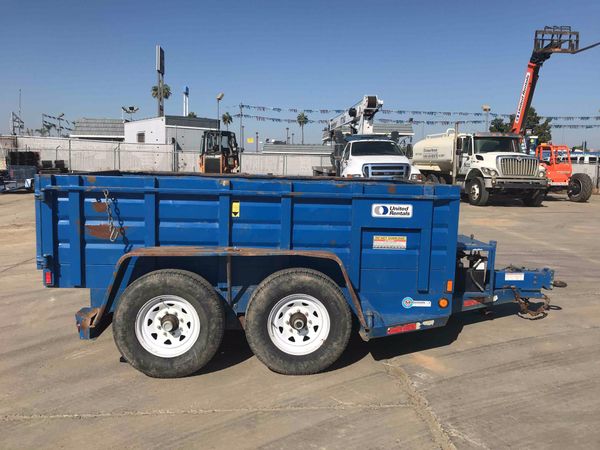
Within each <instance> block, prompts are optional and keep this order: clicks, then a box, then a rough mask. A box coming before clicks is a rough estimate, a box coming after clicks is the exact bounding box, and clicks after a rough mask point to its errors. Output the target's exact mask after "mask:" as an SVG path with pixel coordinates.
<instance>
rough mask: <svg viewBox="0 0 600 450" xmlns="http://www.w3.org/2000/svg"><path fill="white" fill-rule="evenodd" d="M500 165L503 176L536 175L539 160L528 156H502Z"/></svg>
mask: <svg viewBox="0 0 600 450" xmlns="http://www.w3.org/2000/svg"><path fill="white" fill-rule="evenodd" d="M499 166H500V173H501V174H502V175H503V176H518V177H534V176H536V175H537V171H538V162H537V160H536V159H535V158H529V157H527V156H501V157H500V158H499Z"/></svg>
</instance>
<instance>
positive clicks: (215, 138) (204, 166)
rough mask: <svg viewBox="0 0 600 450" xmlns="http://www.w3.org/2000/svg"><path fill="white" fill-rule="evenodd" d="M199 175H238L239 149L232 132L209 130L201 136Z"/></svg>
mask: <svg viewBox="0 0 600 450" xmlns="http://www.w3.org/2000/svg"><path fill="white" fill-rule="evenodd" d="M199 168H200V173H214V174H224V173H238V172H239V171H240V149H239V147H238V144H237V140H236V138H235V133H234V132H233V131H220V130H210V131H205V132H204V134H203V136H202V144H201V149H200V159H199Z"/></svg>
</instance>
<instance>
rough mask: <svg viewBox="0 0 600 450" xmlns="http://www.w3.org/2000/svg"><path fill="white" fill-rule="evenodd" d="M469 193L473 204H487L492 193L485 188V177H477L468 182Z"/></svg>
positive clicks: (470, 201)
mask: <svg viewBox="0 0 600 450" xmlns="http://www.w3.org/2000/svg"><path fill="white" fill-rule="evenodd" d="M467 195H468V197H469V203H470V204H471V205H474V206H485V205H486V204H487V202H488V200H489V197H490V193H489V192H488V190H487V189H486V188H485V182H484V181H483V178H481V177H477V178H473V179H471V180H469V181H468V182H467Z"/></svg>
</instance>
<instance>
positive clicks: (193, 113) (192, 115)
mask: <svg viewBox="0 0 600 450" xmlns="http://www.w3.org/2000/svg"><path fill="white" fill-rule="evenodd" d="M188 117H198V116H197V115H196V113H195V112H194V111H190V112H189V113H188Z"/></svg>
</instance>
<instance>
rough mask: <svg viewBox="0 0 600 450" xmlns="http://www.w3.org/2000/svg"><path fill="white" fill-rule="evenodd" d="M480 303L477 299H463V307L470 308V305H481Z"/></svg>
mask: <svg viewBox="0 0 600 450" xmlns="http://www.w3.org/2000/svg"><path fill="white" fill-rule="evenodd" d="M479 304H480V303H479V302H478V301H477V300H473V299H472V298H471V299H467V300H463V307H465V308H468V307H469V306H475V305H479Z"/></svg>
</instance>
